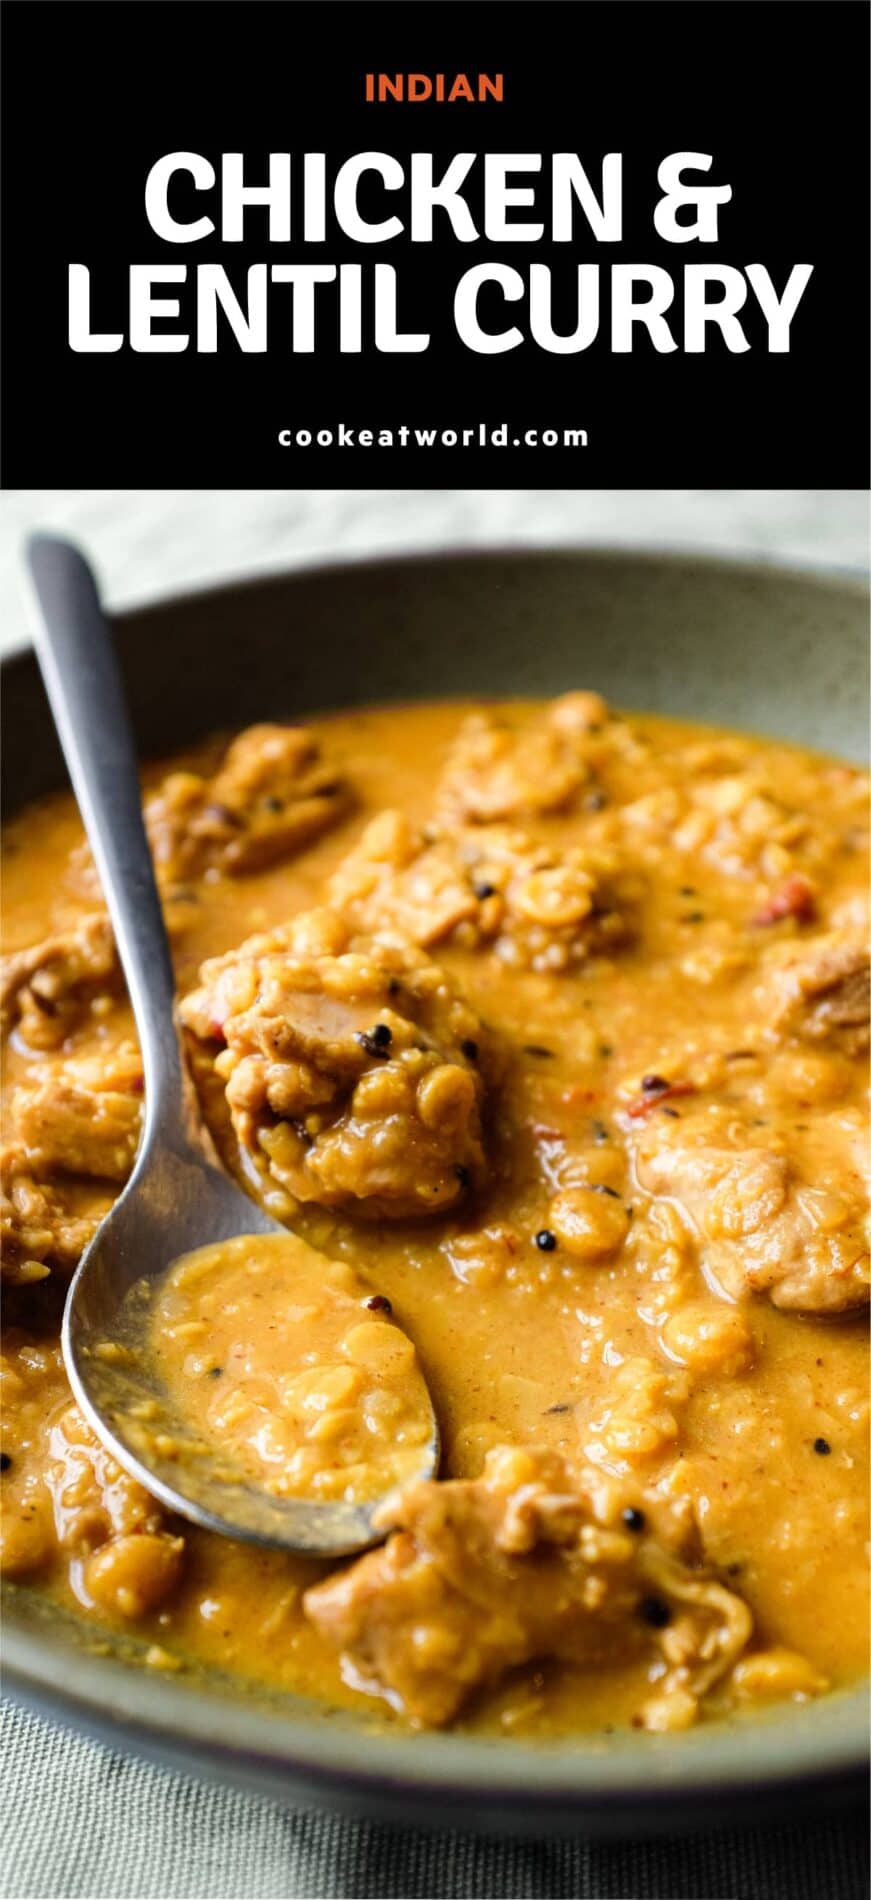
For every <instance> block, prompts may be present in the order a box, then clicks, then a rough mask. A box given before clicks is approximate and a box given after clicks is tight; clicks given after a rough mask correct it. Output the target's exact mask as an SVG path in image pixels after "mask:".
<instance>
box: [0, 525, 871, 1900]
mask: <svg viewBox="0 0 871 1900" xmlns="http://www.w3.org/2000/svg"><path fill="white" fill-rule="evenodd" d="M35 527H51V528H54V529H57V530H59V531H62V532H64V533H68V534H72V535H74V536H75V537H76V538H77V539H79V540H80V541H81V542H82V543H83V544H84V545H85V546H86V547H87V548H88V549H89V550H90V551H91V553H92V555H93V556H94V558H95V560H96V562H97V564H98V567H99V570H100V572H101V575H102V578H103V583H104V587H105V591H106V597H107V599H108V600H109V602H110V603H111V604H112V605H113V606H126V605H130V604H133V603H135V602H137V601H141V600H145V599H147V598H149V597H155V596H157V595H159V594H166V593H169V592H172V591H174V590H176V589H183V588H186V587H190V586H196V585H200V584H204V583H207V582H212V581H215V580H218V579H220V578H223V577H228V576H230V575H239V574H243V573H254V572H266V571H268V570H269V569H276V568H281V567H284V566H290V565H293V564H296V563H299V562H302V561H306V560H312V559H318V560H322V559H329V558H330V556H331V555H334V554H337V553H338V554H343V555H348V554H354V553H360V554H370V553H375V552H387V551H398V550H404V549H410V548H415V547H426V548H433V547H442V546H472V547H473V546H480V545H483V544H487V543H495V544H500V543H501V544H505V543H512V544H516V545H527V546H528V545H544V544H548V543H559V544H562V545H571V544H577V543H583V544H591V543H604V542H610V543H619V544H621V545H637V546H652V547H693V548H698V549H711V550H717V551H719V552H725V553H735V554H745V555H753V556H756V557H757V558H760V557H761V558H763V559H769V560H785V561H788V562H793V563H812V564H818V565H821V566H840V567H865V566H867V562H868V503H867V497H866V496H865V495H864V494H859V493H857V492H855V491H850V492H845V491H839V492H834V493H831V492H823V491H802V492H797V491H785V490H778V491H764V492H763V491H755V490H737V491H735V490H718V491H714V490H676V491H657V492H656V493H649V492H646V491H631V490H630V491H623V492H619V493H618V492H614V491H604V490H599V491H593V492H590V493H586V492H572V491H556V490H555V491H547V490H543V491H542V490H512V491H509V492H506V493H501V492H499V493H497V492H488V491H483V492H477V491H471V490H458V489H453V490H439V491H434V492H428V491H397V490H374V491H366V492H363V493H357V492H350V491H329V490H327V491H317V492H313V493H312V492H302V491H293V492H289V493H284V494H280V493H258V492H253V493H252V492H238V493H230V492H224V493H214V494H212V493H210V494H205V493H193V494H191V493H188V492H185V491H161V492H145V491H143V492H132V491H120V492H119V491H109V490H106V491H84V492H59V491H52V490H48V491H40V492H38V493H37V492H31V491H23V490H22V491H13V492H12V493H8V492H7V493H6V494H5V495H4V496H3V497H2V499H0V650H3V649H8V648H10V647H13V646H16V645H19V644H20V643H21V642H22V640H23V639H24V638H25V637H26V616H25V614H24V611H23V608H22V604H21V597H20V586H19V559H18V556H19V549H20V544H21V539H22V537H23V535H24V534H25V533H26V532H28V531H29V530H31V529H33V528H35ZM0 1760H2V1763H3V1772H2V1781H0V1789H2V1795H0V1805H2V1811H3V1825H2V1834H0V1895H3V1896H9V1900H103V1897H104V1896H105V1897H106V1900H111V1897H112V1896H114V1897H115V1900H127V1897H128V1896H129V1900H224V1896H226V1900H291V1897H293V1900H297V1897H298V1896H306V1897H308V1896H319V1897H320V1896H323V1900H329V1897H330V1896H333V1895H336V1896H339V1895H342V1896H350V1897H351V1900H363V1896H370V1895H372V1896H374V1895H396V1896H408V1897H410V1896H417V1895H421V1896H426V1895H433V1896H434V1895H444V1896H446V1897H447V1900H464V1897H465V1896H467V1895H469V1896H472V1895H475V1896H488V1895H494V1896H495V1895H500V1896H502V1895H504V1896H515V1895H516V1896H538V1895H542V1896H544V1895H547V1896H561V1895H566V1896H568V1895H572V1896H578V1897H579V1900H580V1897H582V1896H583V1897H586V1896H590V1900H598V1897H599V1896H602V1900H605V1897H606V1896H628V1897H629V1900H636V1896H637V1900H646V1896H657V1897H660V1896H661V1897H662V1900H665V1897H666V1896H675V1897H680V1896H687V1900H695V1897H696V1896H698V1897H699V1900H720V1896H724V1897H725V1896H727V1895H741V1896H742V1897H743V1896H752V1897H753V1900H756V1897H757V1896H758V1900H860V1896H863V1897H864V1895H865V1894H866V1893H867V1857H866V1848H867V1824H866V1820H865V1817H864V1815H858V1816H856V1815H853V1816H839V1817H835V1818H829V1817H826V1816H820V1817H814V1818H809V1817H803V1818H802V1819H801V1820H800V1821H799V1818H798V1817H796V1825H794V1826H784V1825H778V1826H775V1827H770V1828H763V1829H762V1830H761V1831H760V1830H750V1831H748V1832H741V1833H732V1834H730V1833H717V1834H707V1835H702V1836H700V1837H697V1838H687V1839H685V1840H670V1841H667V1842H648V1843H643V1842H642V1843H631V1842H628V1841H627V1842H625V1843H622V1844H618V1845H616V1846H608V1847H596V1846H594V1845H591V1844H589V1843H588V1842H585V1841H583V1840H577V1841H573V1842H562V1843H561V1842H555V1841H548V1840H541V1841H538V1842H525V1843H514V1842H511V1841H508V1840H501V1841H495V1842H486V1841H476V1840H474V1839H472V1838H471V1837H468V1836H464V1835H458V1834H442V1835H439V1834H433V1835H424V1834H419V1833H410V1834H409V1833H405V1832H403V1831H402V1830H394V1829H391V1828H387V1827H384V1826H383V1825H380V1824H378V1823H375V1822H367V1821H348V1820H342V1819H338V1818H336V1817H331V1816H323V1815H320V1814H318V1813H316V1812H314V1811H313V1810H308V1809H305V1808H285V1807H281V1806H278V1805H277V1804H276V1803H274V1802H272V1801H267V1800H261V1799H258V1798H257V1797H254V1796H249V1795H243V1794H238V1793H234V1792H232V1791H230V1790H222V1789H216V1788H211V1787H207V1786H206V1785H204V1784H202V1783H200V1782H198V1781H197V1780H195V1779H193V1778H191V1777H186V1776H183V1775H177V1774H172V1773H169V1772H166V1771H163V1770H160V1769H157V1768H153V1767H150V1766H149V1765H147V1764H146V1763H143V1762H139V1761H137V1760H135V1759H132V1758H129V1757H125V1756H123V1755H120V1754H116V1753H115V1752H114V1751H112V1750H111V1749H108V1748H105V1747H103V1746H101V1745H99V1744H97V1743H93V1742H90V1741H88V1740H85V1739H84V1738H83V1737H79V1736H76V1735H72V1734H68V1733H66V1732H64V1731H62V1730H60V1729H58V1728H56V1727H54V1726H53V1725H52V1724H50V1723H47V1722H45V1721H43V1720H40V1719H38V1718H37V1717H36V1716H32V1715H30V1714H27V1713H25V1712H24V1711H21V1710H17V1709H15V1710H10V1709H7V1710H6V1712H5V1719H4V1724H3V1741H2V1755H0Z"/></svg>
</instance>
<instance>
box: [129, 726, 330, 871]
mask: <svg viewBox="0 0 871 1900" xmlns="http://www.w3.org/2000/svg"><path fill="white" fill-rule="evenodd" d="M349 805H350V793H349V789H348V786H347V784H346V783H345V781H344V779H342V778H341V777H340V776H339V774H338V773H337V772H336V769H335V767H334V766H333V765H331V764H330V763H329V762H328V761H327V760H325V759H324V758H323V756H322V753H321V748H320V745H319V743H318V741H317V739H316V738H315V737H314V734H313V733H311V732H310V731H308V730H307V729H306V728H305V727H302V726H273V725H262V726H250V727H249V728H248V730H247V731H246V732H243V733H241V734H240V736H239V738H238V739H234V741H233V743H232V745H231V746H230V747H229V748H228V750H227V752H226V754H225V756H224V760H223V763H222V765H221V766H220V768H219V770H218V771H217V772H216V773H215V775H214V777H213V778H210V779H206V778H202V777H200V776H199V774H198V773H195V772H173V773H171V774H170V776H169V777H168V778H166V779H164V781H163V784H162V785H161V786H160V787H159V789H158V790H157V791H156V792H154V793H153V794H152V795H151V797H150V798H149V799H147V800H146V805H145V819H146V825H147V829H148V835H149V839H150V842H151V849H152V852H153V854H154V860H155V865H156V867H157V874H158V878H159V881H160V883H161V887H162V888H163V889H164V890H169V891H171V889H172V887H173V885H174V884H175V883H179V882H180V883H182V884H183V883H184V880H185V879H186V878H195V877H199V876H201V875H202V873H203V872H204V871H206V870H208V869H209V868H214V869H217V870H220V871H224V872H226V873H227V874H228V875H229V876H231V877H237V876H241V875H243V874H244V873H246V872H248V871H262V870H263V869H264V868H265V867H266V866H267V865H270V864H275V863H277V862H278V861H279V859H281V858H285V857H289V856H290V855H291V854H292V853H293V852H295V851H299V850H300V849H301V848H302V846H303V845H306V844H309V843H310V842H311V840H312V839H313V838H317V837H318V836H319V835H320V833H321V832H322V831H326V830H327V828H328V827H329V826H330V825H332V824H334V823H336V821H337V820H338V819H339V818H341V817H343V816H344V814H345V812H346V811H347V810H348V807H349Z"/></svg>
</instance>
